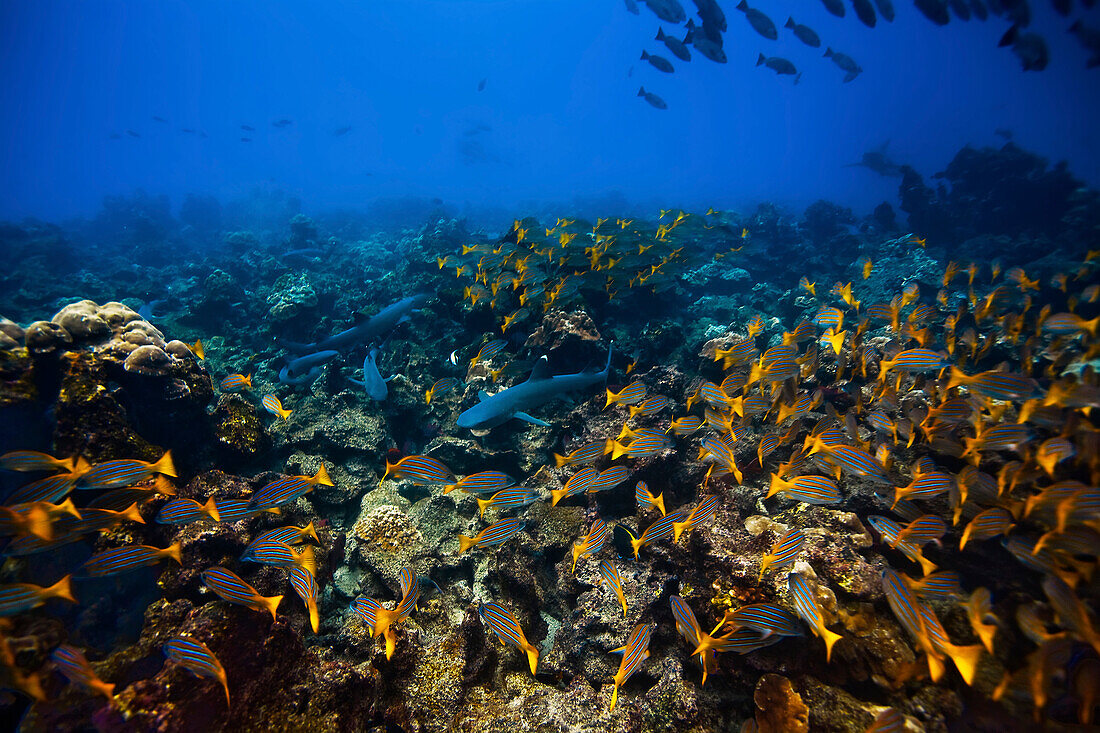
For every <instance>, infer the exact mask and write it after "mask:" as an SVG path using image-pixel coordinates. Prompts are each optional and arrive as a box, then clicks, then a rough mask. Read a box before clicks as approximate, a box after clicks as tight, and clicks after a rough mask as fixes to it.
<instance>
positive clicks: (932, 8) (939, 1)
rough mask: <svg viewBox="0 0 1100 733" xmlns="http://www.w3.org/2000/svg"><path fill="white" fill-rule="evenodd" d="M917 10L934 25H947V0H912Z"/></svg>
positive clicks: (948, 16) (948, 19) (949, 18)
mask: <svg viewBox="0 0 1100 733" xmlns="http://www.w3.org/2000/svg"><path fill="white" fill-rule="evenodd" d="M913 4H914V5H916V6H917V10H919V11H921V13H923V14H924V17H925V18H928V20H930V21H932V22H933V23H935V24H936V25H947V24H948V23H949V22H950V21H951V16H950V15H948V14H947V0H913Z"/></svg>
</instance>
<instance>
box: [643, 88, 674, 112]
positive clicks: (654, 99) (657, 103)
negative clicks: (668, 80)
mask: <svg viewBox="0 0 1100 733" xmlns="http://www.w3.org/2000/svg"><path fill="white" fill-rule="evenodd" d="M638 96H639V97H642V98H644V99H645V101H647V102H649V103H650V104H651V105H653V106H654V107H656V108H657V109H668V104H667V103H666V102H665V100H663V99H661V98H660V97H658V96H657V95H656V94H654V93H653V92H647V91H646V90H645V87H638Z"/></svg>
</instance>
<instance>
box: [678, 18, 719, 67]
mask: <svg viewBox="0 0 1100 733" xmlns="http://www.w3.org/2000/svg"><path fill="white" fill-rule="evenodd" d="M687 28H688V32H687V35H686V36H684V43H685V44H687V43H690V44H691V45H692V46H693V47H694V48H695V50H696V51H698V52H699V53H701V54H702V55H703V56H705V57H707V58H708V59H710V60H711V61H713V62H714V63H716V64H724V63H726V52H725V50H723V48H722V36H721V34H717V38H714V37H712V36H711V35H708V34H707V32H706V31H707V28H706V25H704V26H703V28H702V29H698V28H696V27H695V23H693V22H692V21H690V20H689V21H688V23H687Z"/></svg>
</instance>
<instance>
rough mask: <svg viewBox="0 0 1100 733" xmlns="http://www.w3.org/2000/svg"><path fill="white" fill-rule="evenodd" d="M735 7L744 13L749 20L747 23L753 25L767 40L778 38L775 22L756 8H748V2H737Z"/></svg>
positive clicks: (743, 0)
mask: <svg viewBox="0 0 1100 733" xmlns="http://www.w3.org/2000/svg"><path fill="white" fill-rule="evenodd" d="M737 9H738V10H740V11H741V12H742V13H744V14H745V18H746V19H747V20H748V21H749V25H751V26H752V27H753V30H755V31H756V32H757V33H759V34H760V35H762V36H764V38H767V39H768V40H769V41H774V40H775V39H777V38H779V31H777V30H776V29H775V23H773V22H772V19H771V18H769V17H768V16H766V15H764V13H762V12H760V11H759V10H757V9H756V8H750V7H749V4H748V3H747V2H745V0H741V2H739V3H737Z"/></svg>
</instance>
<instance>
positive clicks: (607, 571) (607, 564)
mask: <svg viewBox="0 0 1100 733" xmlns="http://www.w3.org/2000/svg"><path fill="white" fill-rule="evenodd" d="M600 579H601V580H602V581H603V582H604V583H607V584H608V585H609V586H611V590H613V591H615V597H616V598H618V599H619V605H621V606H622V607H623V618H626V596H625V595H624V594H623V581H622V578H620V577H619V569H618V568H616V567H615V563H613V562H611V560H609V559H607V558H606V557H605V558H604V559H603V560H601V561H600Z"/></svg>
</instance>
